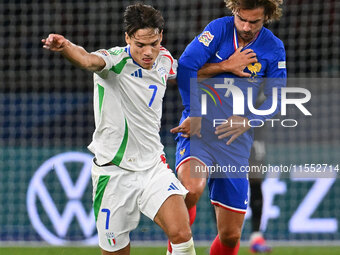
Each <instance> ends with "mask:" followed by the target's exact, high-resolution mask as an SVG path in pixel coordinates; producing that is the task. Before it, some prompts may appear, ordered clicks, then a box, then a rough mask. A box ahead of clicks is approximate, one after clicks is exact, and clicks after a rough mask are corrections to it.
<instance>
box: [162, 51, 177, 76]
mask: <svg viewBox="0 0 340 255" xmlns="http://www.w3.org/2000/svg"><path fill="white" fill-rule="evenodd" d="M163 56H164V57H167V58H169V59H170V61H171V68H170V72H169V74H175V72H174V70H173V69H172V66H173V64H174V59H173V58H172V57H171V56H170V55H163Z"/></svg>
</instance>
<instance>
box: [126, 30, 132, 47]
mask: <svg viewBox="0 0 340 255" xmlns="http://www.w3.org/2000/svg"><path fill="white" fill-rule="evenodd" d="M125 42H126V44H129V45H130V44H131V39H130V36H129V35H128V33H127V32H125Z"/></svg>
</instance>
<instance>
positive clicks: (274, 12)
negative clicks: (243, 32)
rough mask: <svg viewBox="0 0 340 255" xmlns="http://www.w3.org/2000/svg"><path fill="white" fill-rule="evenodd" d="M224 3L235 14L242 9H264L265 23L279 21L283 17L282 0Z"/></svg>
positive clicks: (247, 0)
mask: <svg viewBox="0 0 340 255" xmlns="http://www.w3.org/2000/svg"><path fill="white" fill-rule="evenodd" d="M224 2H225V3H226V6H227V8H229V9H230V10H231V11H232V12H233V13H234V14H235V13H237V12H238V11H239V10H240V9H246V10H252V9H256V8H259V7H263V8H264V16H265V22H272V21H274V20H279V19H280V17H281V16H282V8H281V5H282V2H283V1H282V0H224Z"/></svg>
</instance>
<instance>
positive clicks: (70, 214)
mask: <svg viewBox="0 0 340 255" xmlns="http://www.w3.org/2000/svg"><path fill="white" fill-rule="evenodd" d="M70 163H77V164H79V163H81V164H82V168H81V170H80V172H79V175H78V177H77V180H76V181H74V179H72V178H71V175H70V171H69V170H68V169H67V165H68V164H70ZM91 166H92V156H91V155H90V154H87V153H81V152H66V153H62V154H59V155H56V156H54V157H52V158H50V159H48V160H47V161H45V162H44V163H43V164H42V165H41V166H40V167H39V169H38V170H37V171H36V172H35V174H34V176H33V177H32V179H31V181H30V184H29V186H28V191H27V210H28V215H29V218H30V220H31V222H32V225H33V227H34V229H35V230H36V231H37V233H38V234H39V235H40V236H41V238H42V239H44V240H45V241H47V242H48V243H50V244H54V245H65V244H67V243H69V242H70V240H69V239H68V240H66V235H67V233H68V231H69V229H70V228H71V224H73V225H74V223H72V221H73V219H74V218H76V219H77V222H78V223H77V224H79V228H80V229H81V232H82V233H83V236H84V238H83V240H77V241H78V242H79V241H80V242H84V243H86V244H97V240H98V237H97V235H96V232H95V227H96V225H95V218H94V214H93V210H91V211H90V212H86V210H85V209H84V206H83V204H82V202H81V199H82V197H83V194H84V192H85V190H86V188H87V186H88V184H89V183H90V180H91ZM52 174H54V176H56V179H57V180H58V182H59V184H58V185H59V186H60V187H61V189H62V190H63V192H60V193H63V194H60V196H62V197H66V199H64V200H66V204H65V206H63V211H62V212H60V208H59V209H58V208H57V206H56V201H54V200H53V198H52V196H51V194H50V192H49V190H48V187H46V186H47V185H46V182H44V179H46V178H48V176H50V175H52ZM53 184H54V183H53ZM58 195H59V194H58ZM64 200H63V201H64ZM59 203H60V202H59ZM59 207H60V206H59ZM46 216H47V218H48V219H47V220H46ZM48 220H49V221H50V223H51V224H52V227H53V229H54V231H51V230H50V229H52V228H51V227H50V228H48V227H46V225H45V224H46V221H48ZM44 222H45V224H44Z"/></svg>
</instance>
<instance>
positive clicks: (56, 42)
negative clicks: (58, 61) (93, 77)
mask: <svg viewBox="0 0 340 255" xmlns="http://www.w3.org/2000/svg"><path fill="white" fill-rule="evenodd" d="M41 41H42V43H43V44H44V46H43V48H45V49H48V50H50V51H55V52H60V53H61V54H62V55H63V56H64V57H65V58H66V59H67V60H69V61H70V62H71V63H72V64H74V65H75V66H78V67H80V68H84V69H86V70H88V71H92V72H95V71H100V70H102V69H103V68H104V67H105V61H104V60H103V59H102V58H101V57H98V56H96V55H94V54H91V53H88V52H87V51H86V50H85V49H84V48H83V47H81V46H78V45H75V44H73V43H72V42H70V41H69V40H67V39H66V38H65V37H64V36H62V35H58V34H50V35H49V36H48V37H47V38H46V39H42V40H41Z"/></svg>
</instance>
